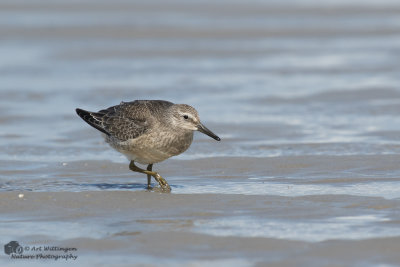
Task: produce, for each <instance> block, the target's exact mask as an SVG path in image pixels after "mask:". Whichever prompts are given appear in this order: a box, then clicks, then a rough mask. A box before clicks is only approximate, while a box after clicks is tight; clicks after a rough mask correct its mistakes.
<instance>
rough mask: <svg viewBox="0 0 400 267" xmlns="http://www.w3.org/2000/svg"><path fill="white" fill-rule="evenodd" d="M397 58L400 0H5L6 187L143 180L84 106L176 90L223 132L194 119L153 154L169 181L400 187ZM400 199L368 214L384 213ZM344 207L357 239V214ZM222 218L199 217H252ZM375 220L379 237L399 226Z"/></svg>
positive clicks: (345, 189) (303, 188) (342, 190)
mask: <svg viewBox="0 0 400 267" xmlns="http://www.w3.org/2000/svg"><path fill="white" fill-rule="evenodd" d="M399 62H400V2H399V1H394V0H392V1H390V0H385V1H358V0H353V1H338V0H335V1H333V0H332V1H316V0H297V1H289V0H285V1H274V0H266V1H261V0H251V1H228V0H224V1H217V2H216V1H201V2H200V1H183V0H169V1H158V0H151V1H124V0H116V1H102V0H100V1H98V0H96V1H92V0H84V1H81V0H80V1H61V0H59V1H54V0H52V1H48V0H34V1H23V0H18V1H16V0H12V1H7V0H1V1H0V190H3V191H9V190H32V191H51V192H52V191H85V190H144V184H145V178H144V177H141V176H140V177H139V176H134V175H133V174H132V173H130V172H129V170H128V169H127V161H126V159H125V158H123V157H122V156H121V155H119V154H118V153H117V152H114V151H112V150H111V149H110V148H108V147H107V145H106V144H105V143H104V142H103V140H102V138H101V137H100V135H99V134H97V133H96V131H95V130H92V129H90V128H89V126H88V125H86V124H84V123H83V122H82V121H81V120H80V119H79V118H78V117H77V116H76V114H75V111H74V109H75V108H77V107H80V108H84V109H87V110H93V111H96V110H99V109H102V108H104V107H108V106H112V105H115V104H118V103H119V102H120V101H131V100H135V99H165V100H170V101H172V102H176V103H187V104H190V105H193V106H194V107H196V108H197V110H198V111H199V113H200V116H201V118H202V121H203V122H204V123H205V125H207V127H209V128H210V129H212V130H213V131H214V132H215V133H217V134H218V135H219V136H220V137H221V138H222V140H223V141H222V142H221V143H215V142H214V141H213V140H211V139H209V138H208V137H206V136H203V135H200V134H196V137H195V141H194V143H193V145H192V147H191V148H190V149H189V150H188V151H187V152H186V153H184V154H182V155H180V156H178V157H176V158H175V160H170V161H167V162H165V163H162V164H160V165H158V166H159V167H157V168H158V170H159V171H160V172H161V173H164V174H165V175H166V177H167V180H168V181H170V183H171V182H172V185H173V193H177V194H181V193H189V194H192V193H196V194H201V193H215V194H226V193H233V194H244V195H277V196H286V197H294V196H304V195H322V196H324V195H326V196H327V195H331V194H338V195H349V196H361V197H363V196H364V197H378V198H383V199H391V200H396V201H397V200H398V198H399V197H400V187H399V182H400V179H399V177H400V167H399V166H400V164H399V157H398V155H399V154H400V117H399V115H398V114H399V113H400V87H399V84H400V63H399ZM207 158H211V159H210V160H207ZM184 166H188V167H184ZM185 168H186V169H185ZM227 179H228V180H227ZM132 180H133V181H137V183H135V184H133V185H132V184H129V182H132ZM141 182H143V187H142V186H141V185H140V184H141ZM137 184H139V185H137ZM350 202H351V201H350ZM350 202H349V204H351V203H350ZM396 207H398V205H395V206H394V207H393V209H388V210H386V212H383V211H379V212H375V211H371V214H365V213H362V212H361V214H358V215H357V216H361V217H360V218H367V220H366V222H365V224H367V225H369V223H370V222H371V225H373V227H376V225H375V224H372V222H382V220H383V221H386V220H389V221H390V220H396V218H397V216H398V215H395V214H396V212H395V209H396ZM363 216H364V217H363ZM365 216H367V217H365ZM382 216H383V218H384V219H382ZM342 217H343V216H342ZM342 217H338V218H339V219H335V220H334V222H333V224H335V223H340V222H343V225H342V226H343V228H340V229H344V230H343V231H344V234H343V236H342V237H343V238H346V235H347V234H346V233H348V232H350V231H351V229H352V227H353V226H354V224H353V223H354V218H350V219H349V220H346V219H343V218H342ZM328 218H329V217H328ZM344 218H349V217H344ZM371 218H372V219H371ZM303 219H304V218H303ZM224 220H225V219H222V221H221V220H219V221H216V222H213V224H211V226H210V227H211V230H210V229H208V228H207V227H206V228H205V230H204V231H205V232H207V233H213V231H214V230H212V229H214V228H216V229H218V227H220V225H221V224H222V225H224V226H225V227H226V228H232V229H236V228H235V227H236V226H237V225H239V226H238V228H237V229H239V230H237V232H235V231H234V230H232V231H233V232H231V233H233V234H235V233H236V234H238V235H241V234H242V232H241V231H242V228H241V227H240V225H243V224H246V223H243V220H246V219H243V218H241V217H240V218H237V220H236V221H235V220H233V221H232V220H231V221H229V223H228V224H227V223H226V222H225V221H224ZM236 222H237V224H236ZM356 222H357V223H358V222H359V221H358V220H356ZM274 223H275V221H273V220H272V222H271V225H272V226H271V227H272V228H273V229H275V230H276V231H275V230H274V231H272V234H270V235H271V236H274V237H278V238H287V232H285V231H283V230H279V229H280V228H279V227H278V226H277V225H279V223H278V224H277V225H275V224H274ZM285 223H287V224H288V225H292V226H293V227H294V228H296V227H299V224H303V223H304V221H303V220H300V221H296V220H294V221H288V222H285ZM324 223H326V218H325V219H323V220H321V221H319V222H318V223H316V224H318V226H316V227H317V228H316V229H320V228H318V227H322V226H321V225H323V224H324ZM357 223H356V225H357ZM231 224H235V225H236V226H232V225H231ZM362 224H363V225H364V222H363V223H362ZM198 225H202V223H201V222H200V223H199V224H198ZM261 225H262V227H261V228H265V227H268V225H265V224H261ZM310 225H311V226H312V225H313V224H310ZM349 225H350V226H349ZM311 226H310V227H311ZM199 227H200V226H199ZM288 227H289V228H290V226H288ZM371 227H372V226H371ZM380 227H381V228H379V227H378V228H379V229H378V230H376V231H375V232H374V229H375V228H370V230H371V231H372V232H374V233H375V234H373V235H372V236H386V235H387V233H389V232H391V230H392V226H390V227H389V226H388V225H387V224H385V225H380ZM200 228H201V227H200ZM207 229H208V230H207ZM252 229H253V230H254V231H253V232H252V233H250V235H251V236H253V235H257V233H258V234H259V235H261V236H262V235H264V234H265V232H263V231H261V230H260V228H258V227H256V228H252ZM196 231H197V230H196ZM199 231H202V230H199ZM335 231H336V230H335ZM335 231H333V232H328V233H327V235H326V238H330V237H332V236H335V235H336V234H337V233H336V232H335ZM371 231H366V232H365V235H363V233H362V232H359V234H358V235H357V234H356V235H354V236H352V238H357V237H359V238H367V237H370V236H371ZM217 232H219V234H224V232H222V233H221V231H217ZM228 232H229V231H228ZM392 233H393V235H394V236H397V235H399V233H398V231H393V232H392ZM267 236H268V235H267ZM295 238H299V239H304V240H313V241H315V240H321V238H318V231H316V234H314V235H313V234H309V233H304V236H303V237H301V235H300V237H298V236H297V237H295ZM324 238H325V237H323V238H322V239H324Z"/></svg>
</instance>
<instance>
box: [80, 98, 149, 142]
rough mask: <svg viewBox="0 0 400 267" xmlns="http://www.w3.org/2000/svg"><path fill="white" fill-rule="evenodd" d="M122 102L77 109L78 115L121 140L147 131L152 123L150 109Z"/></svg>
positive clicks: (133, 103)
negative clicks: (98, 107)
mask: <svg viewBox="0 0 400 267" xmlns="http://www.w3.org/2000/svg"><path fill="white" fill-rule="evenodd" d="M135 102H136V101H134V102H127V103H124V102H122V103H121V104H120V105H117V106H113V107H109V108H107V109H103V110H100V111H99V112H90V111H86V110H82V109H76V112H77V113H78V115H79V116H80V117H81V118H82V119H83V120H84V121H86V122H87V123H88V124H89V125H91V126H92V127H94V128H96V129H97V130H99V131H101V132H103V133H105V134H107V135H108V136H113V137H115V138H118V139H119V140H121V141H126V140H128V139H133V138H137V137H139V136H141V135H142V134H143V133H145V132H146V131H147V130H148V129H149V127H150V124H151V119H150V118H149V116H148V110H147V109H146V108H145V107H144V106H143V104H140V103H135Z"/></svg>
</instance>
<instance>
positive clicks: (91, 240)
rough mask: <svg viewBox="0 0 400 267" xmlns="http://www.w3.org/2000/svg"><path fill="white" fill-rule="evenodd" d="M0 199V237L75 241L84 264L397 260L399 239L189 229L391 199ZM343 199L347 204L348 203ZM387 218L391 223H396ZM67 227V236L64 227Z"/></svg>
mask: <svg viewBox="0 0 400 267" xmlns="http://www.w3.org/2000/svg"><path fill="white" fill-rule="evenodd" d="M1 202H2V208H1V213H2V214H3V215H4V214H6V215H7V217H8V220H7V222H5V221H2V229H4V226H5V225H9V224H11V223H12V224H13V225H14V227H13V229H8V230H7V231H2V238H5V239H6V238H11V239H12V238H14V237H15V235H18V233H19V232H21V231H23V232H26V231H27V229H26V228H27V227H29V228H31V229H34V230H31V231H32V232H31V234H29V235H25V236H24V237H20V238H19V240H20V242H21V243H25V244H44V245H46V244H49V245H57V246H62V247H76V248H77V249H78V251H77V253H76V254H77V255H78V257H79V259H77V262H76V263H79V265H84V264H85V263H89V262H90V263H91V264H96V265H100V266H109V265H110V264H111V265H113V266H128V265H130V264H132V263H136V264H150V265H158V264H161V263H162V264H164V263H166V264H167V265H176V264H178V265H186V264H195V265H197V264H213V265H217V264H233V265H235V266H249V265H252V266H258V265H259V266H265V264H272V265H274V266H293V265H311V266H320V265H321V264H322V265H328V266H329V265H331V264H333V265H340V266H349V265H375V264H378V263H382V262H385V263H386V264H393V265H396V264H397V263H398V262H399V261H400V257H399V255H398V249H397V248H398V246H397V245H398V242H399V241H400V238H399V237H386V238H369V239H367V240H357V239H355V240H340V239H335V238H332V240H326V241H322V242H306V241H301V240H291V239H290V238H288V239H276V238H268V237H262V236H260V237H258V236H251V237H250V236H236V235H226V236H215V235H210V234H207V233H202V232H201V231H196V228H198V226H199V224H201V223H202V222H207V221H218V220H220V219H221V218H225V219H228V220H230V219H229V218H233V220H235V218H237V217H244V218H252V220H251V221H252V222H254V221H257V222H260V223H261V224H262V223H268V222H269V221H270V219H271V218H275V219H276V218H286V219H287V218H288V217H289V218H291V219H292V220H295V219H296V218H303V219H304V214H307V219H306V220H309V221H313V220H317V219H318V218H320V217H325V216H326V214H319V213H320V212H317V211H318V210H325V212H326V213H329V214H330V216H343V218H344V217H345V216H346V217H349V218H350V217H351V216H354V215H355V214H354V209H355V208H354V207H357V208H356V209H357V210H359V211H360V212H369V213H371V212H375V211H376V210H387V209H398V207H399V203H400V202H399V201H398V200H392V201H388V200H383V199H380V198H365V197H350V196H340V197H335V196H324V197H320V196H302V197H292V198H286V197H276V196H244V195H231V194H224V195H218V194H162V193H154V192H153V193H150V192H132V191H120V192H115V191H106V192H95V191H87V192H74V193H73V192H53V193H49V192H24V197H23V198H19V197H18V194H17V193H16V192H3V193H2V194H1ZM5 203H7V205H4V204H5ZM348 203H353V204H352V206H353V207H349V206H348ZM7 207H8V208H7ZM60 211H61V212H60ZM251 221H250V220H249V221H248V222H249V224H247V225H240V227H243V228H245V229H246V228H247V229H249V230H251V228H254V224H253V223H251ZM388 223H389V224H392V227H394V228H398V225H397V227H396V224H397V223H394V222H388ZM393 223H394V225H393ZM44 224H45V225H47V226H46V227H45V226H44ZM221 227H222V226H221ZM303 227H307V224H306V223H305V224H304V225H301V226H299V228H298V229H292V231H298V232H302V231H307V229H304V228H303ZM72 230H73V234H72V236H71V234H70V233H65V232H64V231H72ZM265 230H266V231H268V229H265ZM321 234H323V233H321ZM67 236H68V237H69V238H66V237H67ZM6 262H7V261H5V260H4V259H3V263H6ZM29 264H31V262H29ZM32 264H33V265H35V263H34V262H32ZM74 264H75V262H74Z"/></svg>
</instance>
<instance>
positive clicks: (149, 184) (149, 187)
mask: <svg viewBox="0 0 400 267" xmlns="http://www.w3.org/2000/svg"><path fill="white" fill-rule="evenodd" d="M147 170H148V171H152V170H153V164H149V165H147ZM147 189H151V175H150V174H147Z"/></svg>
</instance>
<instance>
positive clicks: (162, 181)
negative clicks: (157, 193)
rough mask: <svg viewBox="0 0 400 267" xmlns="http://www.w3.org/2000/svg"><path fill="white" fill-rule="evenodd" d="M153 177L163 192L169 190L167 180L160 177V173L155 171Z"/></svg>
mask: <svg viewBox="0 0 400 267" xmlns="http://www.w3.org/2000/svg"><path fill="white" fill-rule="evenodd" d="M153 177H154V179H156V181H157V182H158V184H159V185H160V187H161V189H162V190H163V191H164V192H171V187H170V186H169V184H168V183H167V181H166V180H165V179H164V178H162V177H161V175H159V174H158V173H155V174H154V176H153Z"/></svg>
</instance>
